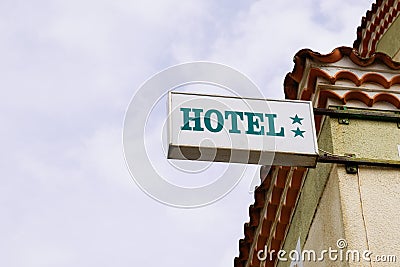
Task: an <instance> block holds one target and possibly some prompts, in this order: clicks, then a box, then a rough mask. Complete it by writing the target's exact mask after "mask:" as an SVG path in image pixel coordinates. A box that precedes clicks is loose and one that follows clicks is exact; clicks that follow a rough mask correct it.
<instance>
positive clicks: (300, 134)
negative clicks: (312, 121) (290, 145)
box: [292, 127, 306, 138]
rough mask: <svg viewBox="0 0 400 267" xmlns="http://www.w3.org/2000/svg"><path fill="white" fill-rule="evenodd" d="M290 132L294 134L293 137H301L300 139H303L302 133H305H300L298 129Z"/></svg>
mask: <svg viewBox="0 0 400 267" xmlns="http://www.w3.org/2000/svg"><path fill="white" fill-rule="evenodd" d="M292 132H294V137H296V136H301V137H303V138H304V135H303V133H305V132H306V131H302V130H300V129H299V127H297V129H296V130H292Z"/></svg>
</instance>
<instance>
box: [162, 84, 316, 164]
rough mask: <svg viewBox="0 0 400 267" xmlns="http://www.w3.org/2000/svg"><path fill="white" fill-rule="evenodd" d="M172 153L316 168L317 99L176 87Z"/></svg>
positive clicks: (171, 113)
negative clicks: (237, 94)
mask: <svg viewBox="0 0 400 267" xmlns="http://www.w3.org/2000/svg"><path fill="white" fill-rule="evenodd" d="M168 105H169V114H168V115H169V117H168V142H169V143H168V158H169V159H186V160H201V161H217V162H232V163H245V164H260V165H282V166H304V167H314V166H315V165H316V161H317V157H318V147H317V141H316V140H317V139H316V133H315V127H314V116H313V109H312V104H311V102H309V101H299V100H266V99H255V98H242V97H232V96H216V95H201V94H189V93H182V92H170V93H169V97H168Z"/></svg>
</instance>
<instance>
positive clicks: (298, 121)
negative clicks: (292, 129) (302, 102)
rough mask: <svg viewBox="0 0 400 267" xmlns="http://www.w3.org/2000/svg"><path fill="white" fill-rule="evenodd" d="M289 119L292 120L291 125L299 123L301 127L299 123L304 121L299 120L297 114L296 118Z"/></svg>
mask: <svg viewBox="0 0 400 267" xmlns="http://www.w3.org/2000/svg"><path fill="white" fill-rule="evenodd" d="M290 118H291V119H292V120H293V122H292V124H295V123H299V124H300V125H302V124H301V121H302V120H304V118H299V116H297V114H296V116H294V117H290Z"/></svg>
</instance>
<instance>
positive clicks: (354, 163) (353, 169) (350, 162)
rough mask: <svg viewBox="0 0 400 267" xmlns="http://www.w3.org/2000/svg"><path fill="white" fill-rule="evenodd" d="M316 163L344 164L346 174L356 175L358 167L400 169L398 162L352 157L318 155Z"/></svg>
mask: <svg viewBox="0 0 400 267" xmlns="http://www.w3.org/2000/svg"><path fill="white" fill-rule="evenodd" d="M317 161H318V162H322V163H336V164H344V165H345V166H346V171H347V172H348V173H357V169H358V166H359V165H364V166H378V167H392V168H400V162H399V161H391V160H375V159H364V158H355V157H354V156H352V157H349V156H336V155H328V154H323V155H319V156H318V159H317Z"/></svg>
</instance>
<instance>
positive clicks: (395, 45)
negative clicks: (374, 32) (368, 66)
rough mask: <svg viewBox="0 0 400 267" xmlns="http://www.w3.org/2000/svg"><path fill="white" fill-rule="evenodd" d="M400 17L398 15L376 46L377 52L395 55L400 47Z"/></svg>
mask: <svg viewBox="0 0 400 267" xmlns="http://www.w3.org/2000/svg"><path fill="white" fill-rule="evenodd" d="M399 32H400V19H399V17H397V18H396V19H395V21H394V22H393V23H392V25H391V26H390V27H389V29H388V30H387V31H386V33H385V34H384V35H383V36H382V37H381V39H380V40H379V41H378V43H377V46H376V51H377V52H383V53H386V54H388V55H389V56H391V57H393V56H394V55H395V54H396V53H397V52H398V51H399V49H400V35H399Z"/></svg>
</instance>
